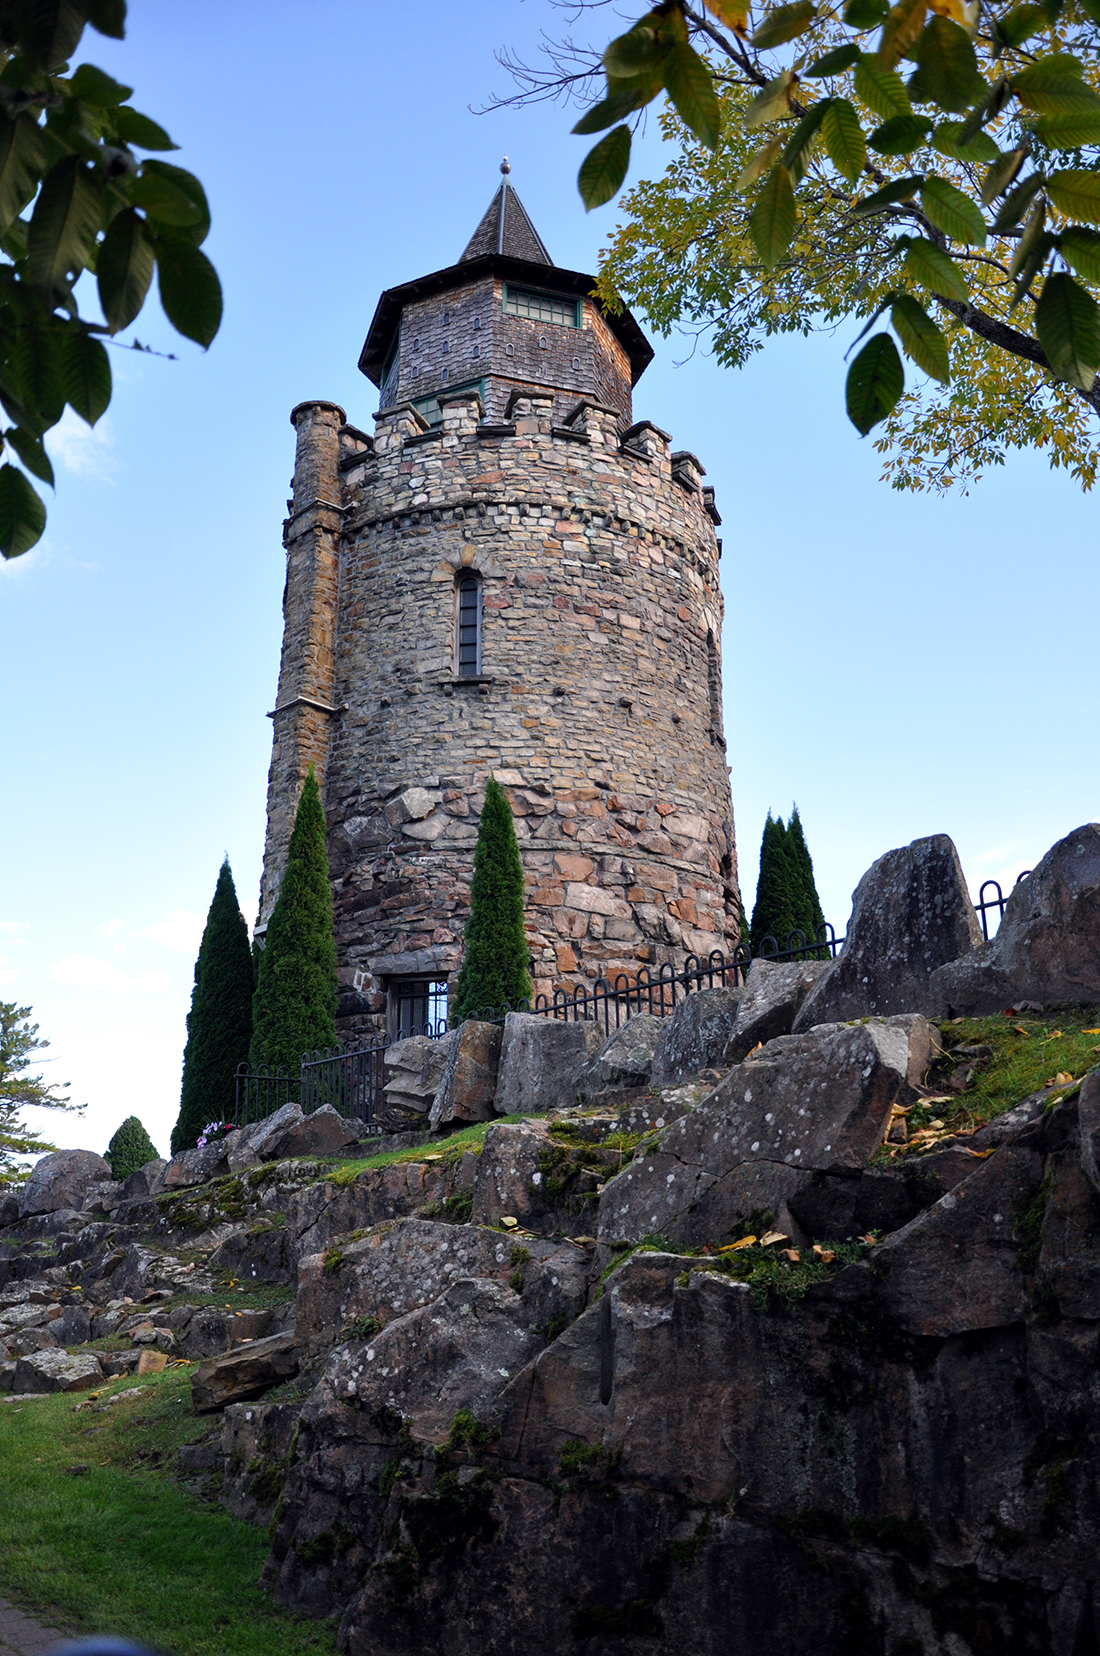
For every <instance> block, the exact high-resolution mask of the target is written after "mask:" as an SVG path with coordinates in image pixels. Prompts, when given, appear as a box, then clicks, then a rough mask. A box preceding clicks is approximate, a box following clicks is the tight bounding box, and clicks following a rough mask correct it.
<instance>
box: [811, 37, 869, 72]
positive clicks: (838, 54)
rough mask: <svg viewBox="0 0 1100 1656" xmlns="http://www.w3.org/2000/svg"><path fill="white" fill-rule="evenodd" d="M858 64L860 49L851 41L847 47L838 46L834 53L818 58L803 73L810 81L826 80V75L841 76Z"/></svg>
mask: <svg viewBox="0 0 1100 1656" xmlns="http://www.w3.org/2000/svg"><path fill="white" fill-rule="evenodd" d="M858 62H859V47H858V46H857V45H855V44H854V42H851V41H850V42H849V43H848V45H847V46H837V47H836V48H835V49H834V50H833V51H831V52H826V53H825V56H824V57H819V58H816V59H815V60H814V62H813V63H811V64H810V67H809V68H808V69H806V70H804V71H803V73H804V74H805V75H806V77H807V79H809V80H824V78H825V76H826V75H839V74H840V73H841V72H842V71H843V70H845V69H850V68H851V67H852V65H853V63H858Z"/></svg>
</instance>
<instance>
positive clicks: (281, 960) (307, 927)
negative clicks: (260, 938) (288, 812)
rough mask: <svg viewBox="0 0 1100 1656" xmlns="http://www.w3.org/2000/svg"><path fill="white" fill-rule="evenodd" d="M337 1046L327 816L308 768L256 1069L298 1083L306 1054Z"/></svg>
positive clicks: (272, 935) (264, 974)
mask: <svg viewBox="0 0 1100 1656" xmlns="http://www.w3.org/2000/svg"><path fill="white" fill-rule="evenodd" d="M335 1041H336V941H335V938H334V937H333V934H332V889H331V887H330V885H329V874H328V854H327V852H326V850H325V813H324V810H323V808H322V805H321V794H320V790H319V789H318V787H317V778H316V777H315V776H314V774H313V766H312V765H311V766H310V768H309V775H308V776H307V777H306V780H305V786H304V787H303V789H302V795H301V798H300V799H299V801H298V812H297V815H296V816H295V818H294V832H293V833H292V834H291V836H290V847H289V849H288V851H287V859H286V873H285V874H284V875H283V883H282V885H281V886H280V888H279V896H278V898H277V900H276V903H275V907H274V909H273V910H272V912H271V919H270V920H269V921H268V925H267V936H266V937H265V939H264V946H263V951H262V953H261V955H260V965H259V972H258V974H257V980H256V995H255V998H254V1000H253V1003H252V1044H251V1047H250V1048H249V1054H248V1056H249V1062H250V1063H251V1065H252V1067H253V1069H255V1068H256V1066H257V1065H258V1064H266V1065H267V1066H268V1068H269V1069H272V1070H278V1069H285V1070H286V1071H287V1073H288V1075H290V1076H291V1077H297V1075H298V1073H299V1070H300V1068H301V1063H302V1057H303V1054H305V1053H307V1052H314V1051H316V1050H317V1048H318V1047H330V1046H333V1045H334V1044H335Z"/></svg>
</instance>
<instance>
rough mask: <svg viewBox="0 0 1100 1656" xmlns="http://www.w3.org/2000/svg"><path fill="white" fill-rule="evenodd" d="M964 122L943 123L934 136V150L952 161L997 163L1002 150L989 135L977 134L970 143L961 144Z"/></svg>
mask: <svg viewBox="0 0 1100 1656" xmlns="http://www.w3.org/2000/svg"><path fill="white" fill-rule="evenodd" d="M962 131H963V123H962V121H941V122H940V124H939V126H938V127H937V128H936V130H935V132H934V133H933V134H932V148H933V149H935V150H938V151H939V152H940V154H941V155H946V156H948V157H950V159H951V160H952V161H996V159H997V157H998V156H999V155H1000V153H1001V152H1000V150H999V149H998V148H997V146H996V144H995V143H994V142H993V140H992V138H990V136H989V134H988V133H985V132H976V133H975V134H974V136H973V137H972V138H971V139H970V141H969V143H966V144H960V143H959V134H960V133H961V132H962Z"/></svg>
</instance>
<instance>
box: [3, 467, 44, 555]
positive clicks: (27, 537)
mask: <svg viewBox="0 0 1100 1656" xmlns="http://www.w3.org/2000/svg"><path fill="white" fill-rule="evenodd" d="M45 527H46V508H45V506H44V505H43V504H42V501H41V500H40V499H39V497H38V495H37V494H36V493H35V491H34V490H33V489H32V488H31V486H30V484H29V483H28V482H27V479H26V478H25V477H24V476H23V473H22V472H21V471H18V470H17V469H16V467H15V466H7V465H4V466H0V552H2V553H3V554H4V556H5V558H20V557H22V555H23V553H24V552H29V551H30V549H31V547H32V546H34V544H35V542H36V541H39V540H41V538H42V531H43V529H44V528H45Z"/></svg>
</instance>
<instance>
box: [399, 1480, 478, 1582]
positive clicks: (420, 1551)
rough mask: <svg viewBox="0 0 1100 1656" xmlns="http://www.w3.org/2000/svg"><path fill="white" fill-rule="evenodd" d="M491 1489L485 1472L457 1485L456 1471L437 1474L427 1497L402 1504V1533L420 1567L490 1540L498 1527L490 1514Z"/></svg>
mask: <svg viewBox="0 0 1100 1656" xmlns="http://www.w3.org/2000/svg"><path fill="white" fill-rule="evenodd" d="M492 1504H493V1489H492V1484H491V1483H490V1481H489V1479H488V1477H487V1476H486V1474H485V1473H484V1472H479V1473H478V1474H477V1475H476V1476H475V1477H474V1478H472V1479H470V1480H469V1482H467V1483H460V1482H459V1479H458V1473H457V1472H443V1473H440V1474H439V1475H438V1476H437V1478H436V1481H435V1484H434V1487H433V1488H432V1490H431V1491H430V1493H429V1494H427V1495H417V1496H410V1497H408V1498H407V1499H406V1500H405V1501H403V1502H402V1507H401V1518H402V1522H403V1524H404V1528H405V1533H406V1534H407V1535H408V1537H409V1543H410V1546H411V1548H412V1551H413V1553H414V1554H415V1558H416V1562H417V1564H418V1565H419V1566H420V1567H421V1568H423V1566H424V1565H425V1564H430V1563H431V1562H432V1560H433V1559H436V1558H439V1557H441V1556H443V1555H445V1554H450V1553H457V1552H463V1551H465V1550H466V1548H468V1547H471V1546H476V1545H477V1543H478V1542H483V1541H491V1540H492V1538H493V1536H494V1535H495V1534H496V1532H497V1529H498V1528H499V1524H498V1522H497V1520H496V1519H495V1518H494V1517H493V1515H492Z"/></svg>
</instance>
